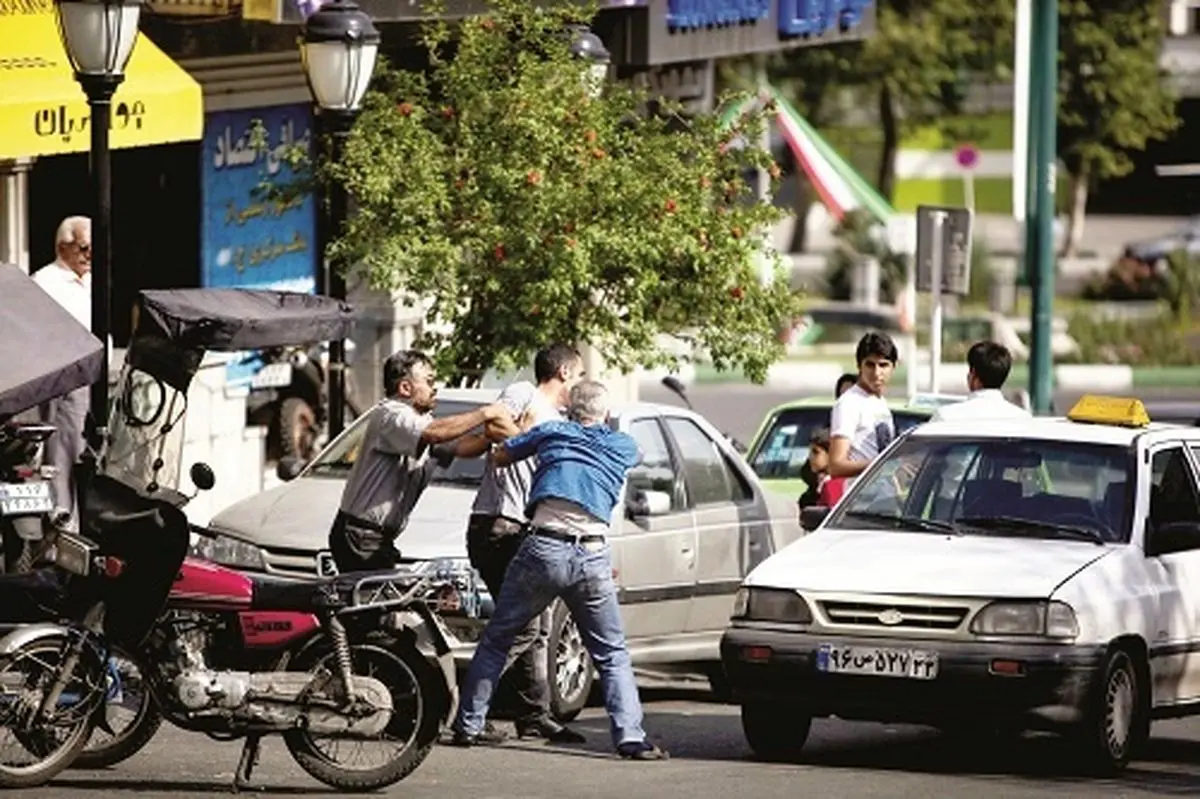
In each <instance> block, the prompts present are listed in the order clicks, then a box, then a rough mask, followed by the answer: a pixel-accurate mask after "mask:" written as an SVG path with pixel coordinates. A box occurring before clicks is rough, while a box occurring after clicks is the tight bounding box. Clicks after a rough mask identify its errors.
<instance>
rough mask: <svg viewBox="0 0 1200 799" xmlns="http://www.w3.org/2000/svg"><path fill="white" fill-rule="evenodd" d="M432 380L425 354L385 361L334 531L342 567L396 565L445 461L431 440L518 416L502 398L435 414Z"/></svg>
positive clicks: (334, 550)
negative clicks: (379, 392) (401, 541)
mask: <svg viewBox="0 0 1200 799" xmlns="http://www.w3.org/2000/svg"><path fill="white" fill-rule="evenodd" d="M433 383H434V372H433V364H432V363H431V362H430V360H429V358H428V357H427V356H426V355H425V354H424V353H422V352H418V351H416V350H402V351H400V352H397V353H396V354H395V355H393V356H391V357H390V358H388V359H387V361H386V362H384V365H383V389H384V394H385V397H384V399H383V400H381V401H380V402H379V403H378V404H377V405H376V406H375V407H374V408H372V409H371V410H370V411H368V414H369V418H368V419H367V430H366V434H365V435H364V436H363V440H362V444H361V445H360V446H359V450H358V455H357V457H355V459H354V466H353V467H352V468H351V469H350V475H349V477H348V478H347V480H346V487H345V488H344V489H343V490H342V501H341V504H340V505H339V507H338V514H337V517H336V518H335V519H334V522H333V528H332V529H331V530H330V531H329V552H330V554H331V555H332V556H333V560H334V563H336V564H337V568H338V571H339V572H353V571H374V570H386V569H391V568H394V567H395V565H396V563H397V561H398V560H399V552H397V550H396V547H395V541H396V537H397V536H399V535H400V533H402V532H403V531H404V528H405V526H406V525H407V524H408V517H409V515H410V514H411V513H412V510H413V507H414V506H415V505H416V504H417V499H418V498H420V496H421V493H422V492H423V491H424V490H425V487H426V486H427V485H428V484H429V478H430V477H432V475H433V472H434V471H435V470H436V469H437V466H438V462H439V459H437V458H430V457H429V455H430V447H431V445H435V444H441V443H443V442H448V441H451V440H453V439H456V438H458V437H460V436H462V435H463V434H465V433H467V432H469V431H471V430H473V429H475V428H476V427H480V426H482V425H486V424H487V423H488V422H492V421H500V422H503V421H504V420H508V421H509V422H510V423H511V419H512V415H511V413H510V412H509V410H508V408H507V407H505V406H504V405H502V404H500V403H494V404H492V405H485V406H484V407H482V408H479V409H478V410H474V411H470V412H469V413H460V414H457V415H454V416H446V417H443V418H441V419H434V418H433V416H432V414H431V412H432V411H433V408H434V406H435V405H436V404H437V388H435V387H434V384H433ZM476 454H478V453H476ZM451 457H453V456H451Z"/></svg>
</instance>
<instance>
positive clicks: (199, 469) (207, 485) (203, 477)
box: [188, 461, 217, 491]
mask: <svg viewBox="0 0 1200 799" xmlns="http://www.w3.org/2000/svg"><path fill="white" fill-rule="evenodd" d="M188 476H189V477H191V478H192V485H194V486H196V488H198V489H200V490H201V491H212V487H213V486H215V485H216V484H217V476H216V475H215V474H213V470H212V467H211V466H209V465H208V464H207V463H204V462H203V461H197V462H196V463H193V464H192V468H191V469H190V470H189V471H188Z"/></svg>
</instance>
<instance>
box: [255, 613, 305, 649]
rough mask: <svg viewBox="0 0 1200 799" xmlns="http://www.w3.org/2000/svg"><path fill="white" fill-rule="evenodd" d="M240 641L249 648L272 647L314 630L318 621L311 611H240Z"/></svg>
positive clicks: (279, 645)
mask: <svg viewBox="0 0 1200 799" xmlns="http://www.w3.org/2000/svg"><path fill="white" fill-rule="evenodd" d="M238 621H239V623H240V625H241V628H242V642H243V643H244V644H245V645H246V646H247V647H248V648H250V649H258V648H263V649H274V648H276V647H281V646H285V645H287V644H290V643H292V642H293V641H295V640H296V639H297V638H303V637H305V636H307V635H310V634H311V633H313V632H314V631H316V630H317V629H318V628H319V627H320V626H321V623H320V621H318V620H317V617H316V616H314V615H312V614H311V613H299V612H296V611H290V610H264V611H242V612H241V613H239V614H238Z"/></svg>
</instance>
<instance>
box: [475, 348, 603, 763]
mask: <svg viewBox="0 0 1200 799" xmlns="http://www.w3.org/2000/svg"><path fill="white" fill-rule="evenodd" d="M533 372H534V379H535V380H537V385H536V386H534V385H533V384H532V383H529V382H525V381H522V382H519V383H513V384H512V385H510V386H508V388H506V389H505V390H504V391H503V392H502V393H501V395H500V400H499V402H500V404H502V405H504V406H506V407H507V408H508V409H509V411H510V412H511V413H512V415H513V416H514V417H520V419H521V421H522V422H523V424H522V425H521V426H522V427H523V428H524V429H528V428H530V427H533V426H535V425H538V424H541V423H542V422H545V421H550V420H552V419H561V418H563V414H562V409H563V408H564V407H565V406H566V404H567V399H568V397H569V395H570V392H571V388H572V386H574V385H575V384H576V383H578V382H579V380H580V378H581V377H582V372H583V360H582V358H580V356H579V353H578V352H577V351H576V350H575V349H574V348H573V347H569V346H567V345H565V344H554V345H552V346H549V347H546V348H545V349H543V350H541V351H539V352H538V353H537V355H536V356H535V357H534V361H533ZM510 432H512V433H515V432H517V430H516V429H515V427H514V429H512V430H511V431H510ZM536 461H537V459H536V458H530V459H528V460H525V461H519V462H516V463H513V464H511V465H509V466H502V467H501V466H494V465H493V464H492V463H491V462H489V464H488V466H487V468H486V469H485V470H484V474H483V481H482V482H481V483H480V486H479V493H478V494H477V495H476V496H475V504H474V505H473V506H472V508H471V519H470V521H469V522H468V524H467V554H468V555H469V557H470V559H471V565H472V566H474V567H475V569H476V570H477V571H478V572H479V576H480V577H482V578H483V582H484V584H485V585H486V586H487V589H488V592H489V593H490V594H491V595H492V596H493V597H499V596H500V588H501V586H502V585H503V584H504V574H505V571H506V570H507V569H508V563H509V561H510V560H512V558H513V555H515V554H516V552H517V549H518V548H519V547H520V545H521V540H522V537H523V534H524V525H525V521H526V519H525V506H526V505H527V504H528V501H529V490H530V487H531V485H532V483H533V473H534V471H535V470H536V467H537V463H536ZM552 620H553V610H552V609H551V608H547V609H546V610H545V612H543V613H542V614H540V615H539V616H537V617H535V618H534V619H533V620H531V621H530V622H529V624H527V625H526V626H525V628H524V629H523V630H521V632H520V633H518V635H517V638H516V639H515V640H514V641H513V645H512V646H511V647H510V648H509V653H508V662H507V664H506V668H507V669H511V673H512V678H511V679H512V680H513V688H514V689H515V691H516V694H517V701H518V703H519V707H518V709H517V714H518V715H517V722H516V727H517V735H518V736H519V737H521V738H535V737H536V738H546V739H547V740H550V741H553V742H555V743H582V742H583V741H584V738H583V736H582V735H580V734H579V733H578V732H576V731H574V730H571V729H568V728H567V727H564V726H563V725H561V724H559V723H558V722H557V721H556V720H555V719H554V718H553V716H552V715H551V714H550V682H549V680H550V674H549V671H550V669H549V660H548V651H547V650H548V640H549V636H550V625H551V622H552ZM480 737H481V738H482V739H484V740H486V741H489V742H498V741H500V740H503V738H504V735H503V734H502V733H501V732H500V731H499V730H496V729H495V728H494V727H491V726H490V725H489V726H488V727H486V728H485V729H484V731H483V732H482V733H480Z"/></svg>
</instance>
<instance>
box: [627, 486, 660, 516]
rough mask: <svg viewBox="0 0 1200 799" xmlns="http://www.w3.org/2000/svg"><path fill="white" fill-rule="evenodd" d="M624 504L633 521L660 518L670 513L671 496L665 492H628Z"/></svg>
mask: <svg viewBox="0 0 1200 799" xmlns="http://www.w3.org/2000/svg"><path fill="white" fill-rule="evenodd" d="M625 504H626V507H627V508H628V510H629V516H630V518H633V519H639V518H645V517H648V516H662V515H664V514H666V513H670V512H671V495H670V494H668V493H666V492H665V491H642V490H635V491H631V492H630V494H629V499H628V500H627V501H626V503H625Z"/></svg>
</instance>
